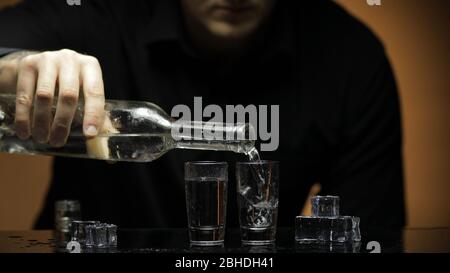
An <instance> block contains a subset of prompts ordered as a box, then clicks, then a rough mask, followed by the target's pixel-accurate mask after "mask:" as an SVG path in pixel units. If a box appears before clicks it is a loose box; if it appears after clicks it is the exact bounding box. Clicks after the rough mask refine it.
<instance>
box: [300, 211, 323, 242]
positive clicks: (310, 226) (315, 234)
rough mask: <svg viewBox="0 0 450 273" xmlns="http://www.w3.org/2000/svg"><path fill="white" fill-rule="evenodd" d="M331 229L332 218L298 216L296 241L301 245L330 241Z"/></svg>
mask: <svg viewBox="0 0 450 273" xmlns="http://www.w3.org/2000/svg"><path fill="white" fill-rule="evenodd" d="M331 228H332V219H331V218H326V217H312V216H297V217H296V218H295V240H296V241H297V242H299V243H318V242H326V241H330V235H331Z"/></svg>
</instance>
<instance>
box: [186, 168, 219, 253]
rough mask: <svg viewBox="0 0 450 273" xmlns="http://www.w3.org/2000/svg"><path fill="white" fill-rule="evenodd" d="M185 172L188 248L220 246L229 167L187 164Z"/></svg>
mask: <svg viewBox="0 0 450 273" xmlns="http://www.w3.org/2000/svg"><path fill="white" fill-rule="evenodd" d="M184 171H185V174H184V177H185V189H186V207H187V216H188V217H187V218H188V228H189V241H190V245H191V246H218V245H223V242H224V237H225V218H226V206H227V183H228V164H227V163H226V162H213V161H198V162H186V163H185V165H184Z"/></svg>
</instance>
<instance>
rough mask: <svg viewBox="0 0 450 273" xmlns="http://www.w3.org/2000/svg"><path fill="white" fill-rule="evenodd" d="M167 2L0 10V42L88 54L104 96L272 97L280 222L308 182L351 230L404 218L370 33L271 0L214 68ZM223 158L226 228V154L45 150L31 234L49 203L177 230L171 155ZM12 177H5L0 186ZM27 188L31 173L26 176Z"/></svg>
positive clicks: (179, 216)
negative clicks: (138, 156) (265, 17)
mask: <svg viewBox="0 0 450 273" xmlns="http://www.w3.org/2000/svg"><path fill="white" fill-rule="evenodd" d="M187 37H188V36H187V35H186V31H185V29H184V25H183V21H182V17H181V13H180V10H179V7H178V5H177V1H174V0H170V1H167V0H165V1H144V0H142V1H99V0H98V1H96V0H90V1H83V2H82V5H81V6H69V5H67V4H66V2H65V1H56V0H53V1H49V0H45V1H43V0H33V1H25V2H24V3H22V4H19V5H17V6H16V7H13V8H9V9H6V10H3V11H2V12H1V13H0V47H3V48H21V49H37V50H56V49H61V48H70V49H73V50H76V51H78V52H81V53H85V54H89V55H93V56H95V57H97V58H98V59H99V61H100V64H101V66H102V70H103V77H104V82H105V92H106V97H107V98H109V99H125V100H127V99H130V100H131V99H132V100H144V101H151V102H154V103H155V104H157V105H159V106H161V107H162V108H163V109H165V110H166V111H168V112H169V113H170V110H171V109H172V107H173V106H174V105H177V104H186V105H188V106H191V107H192V106H193V97H194V96H202V98H203V104H204V105H207V104H218V105H220V106H223V107H224V106H225V105H227V104H231V105H237V104H243V105H248V104H255V105H280V145H279V148H278V150H276V151H274V152H262V158H263V159H273V160H279V161H280V172H281V174H280V175H281V177H280V201H279V219H278V221H279V222H278V224H279V225H280V226H293V224H294V219H295V216H296V215H299V214H300V212H301V208H302V206H303V204H304V202H305V198H306V197H307V194H308V192H309V189H310V187H311V185H312V184H314V183H316V182H319V183H320V184H321V187H322V188H321V192H320V194H322V195H328V194H331V195H338V196H340V197H341V214H343V215H356V216H360V217H361V224H362V226H363V227H368V226H377V227H390V228H393V227H401V226H402V225H404V220H405V215H404V196H403V177H402V136H401V122H400V111H399V101H398V95H397V90H396V85H395V81H394V78H393V73H392V71H391V68H390V65H389V62H388V60H387V58H386V55H385V52H384V49H383V46H382V45H381V43H380V42H379V40H378V39H377V38H376V37H375V36H374V35H373V34H372V33H371V32H370V31H369V30H368V29H367V28H366V27H365V26H363V25H362V24H361V23H360V22H358V21H357V20H355V19H354V18H353V17H351V16H350V15H349V14H347V13H346V12H345V11H344V10H343V9H341V8H340V7H339V6H337V5H336V4H335V3H333V2H331V1H323V0H320V1H319V0H313V1H284V0H283V1H278V2H277V4H276V7H275V9H274V11H273V14H272V16H271V19H270V20H269V22H268V23H267V26H265V28H264V32H263V34H262V35H261V38H259V40H257V41H255V42H254V43H253V45H252V48H251V50H249V51H248V54H246V55H245V56H243V57H242V58H240V60H239V61H238V62H234V63H232V64H231V65H227V66H223V65H220V64H219V63H217V62H215V61H212V60H210V59H207V58H204V57H202V55H201V54H199V52H196V51H195V50H193V49H192V47H191V46H190V43H189V39H188V38H187ZM193 160H225V161H228V162H229V165H230V167H229V178H230V179H229V186H228V189H229V191H228V210H227V225H237V209H236V186H235V178H234V162H236V161H242V160H246V158H245V156H243V155H238V154H233V153H229V152H204V151H187V150H174V151H171V152H169V153H167V154H165V155H164V156H163V157H162V158H160V159H158V160H156V161H154V162H151V163H146V164H141V163H123V162H119V163H117V164H112V165H111V164H108V163H106V162H103V161H96V160H82V159H73V158H55V161H54V166H53V178H52V182H51V186H50V190H49V192H48V195H47V199H46V202H45V205H44V207H43V210H42V213H41V215H40V217H39V218H38V221H37V223H36V227H37V228H51V227H52V226H53V205H54V202H55V201H56V200H58V199H78V200H80V201H81V203H82V208H83V209H82V213H83V218H84V219H92V220H101V221H106V222H110V223H115V224H117V225H119V226H120V227H185V226H186V225H187V220H186V206H185V196H184V179H183V162H185V161H193ZM11 183H12V182H11ZM30 183H32V181H30Z"/></svg>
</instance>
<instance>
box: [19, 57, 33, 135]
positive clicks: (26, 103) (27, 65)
mask: <svg viewBox="0 0 450 273" xmlns="http://www.w3.org/2000/svg"><path fill="white" fill-rule="evenodd" d="M36 78H37V76H36V69H35V60H34V58H32V57H31V56H29V57H26V58H24V59H23V61H22V63H21V65H20V68H19V72H18V77H17V91H16V114H15V127H16V128H15V130H16V134H17V136H18V137H19V138H22V139H26V138H28V137H29V136H30V134H31V131H30V127H31V126H30V119H31V107H32V105H33V98H34V90H35V88H36Z"/></svg>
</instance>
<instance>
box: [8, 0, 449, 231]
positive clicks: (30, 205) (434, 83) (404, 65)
mask: <svg viewBox="0 0 450 273" xmlns="http://www.w3.org/2000/svg"><path fill="white" fill-rule="evenodd" d="M312 1H314V0H312ZM12 2H16V1H15V0H0V7H1V6H3V5H6V4H9V3H12ZM337 2H339V3H340V4H341V5H342V6H344V7H345V8H347V9H348V10H349V11H350V12H351V13H352V14H354V15H355V16H357V17H358V18H360V19H361V20H363V21H364V22H366V23H367V24H368V25H369V26H370V27H371V28H372V29H373V30H374V31H375V33H376V34H377V35H378V36H379V37H380V38H381V39H382V40H383V41H384V44H385V46H386V49H387V52H388V54H389V56H390V57H391V60H392V63H393V66H394V69H395V72H396V76H397V79H398V83H399V87H400V93H401V98H402V110H403V118H404V119H403V124H404V134H405V171H406V173H405V174H406V191H407V195H406V201H407V206H408V218H409V226H412V227H433V226H434V227H438V226H440V227H442V226H447V227H448V226H450V206H449V201H448V194H449V192H450V187H449V182H450V171H449V163H450V158H449V157H450V156H449V155H450V149H449V148H450V145H449V139H450V135H449V131H450V130H449V124H450V94H449V92H450V90H449V88H450V84H449V71H450V70H449V69H450V51H449V49H450V42H449V39H448V26H449V23H450V22H449V21H450V16H449V15H450V14H449V11H450V1H446V0H434V1H424V0H382V5H381V6H377V7H371V6H368V5H367V3H366V0H337ZM323 20H326V18H323ZM50 164H51V158H49V157H28V156H17V155H4V154H0V230H8V229H9V230H12V229H29V228H31V225H32V222H33V220H34V217H35V216H36V213H37V212H38V210H39V208H40V206H41V205H42V200H43V198H44V196H45V192H46V189H47V187H48V181H49V179H50V173H49V171H50Z"/></svg>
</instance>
